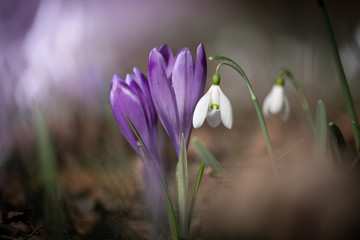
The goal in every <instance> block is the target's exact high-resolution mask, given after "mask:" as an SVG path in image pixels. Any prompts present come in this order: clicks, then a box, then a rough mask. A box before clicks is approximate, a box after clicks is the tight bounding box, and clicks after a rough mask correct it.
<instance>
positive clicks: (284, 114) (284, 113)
mask: <svg viewBox="0 0 360 240" xmlns="http://www.w3.org/2000/svg"><path fill="white" fill-rule="evenodd" d="M289 116H290V104H289V100H288V98H287V97H286V96H284V105H283V109H282V120H283V121H286V120H288V119H289Z"/></svg>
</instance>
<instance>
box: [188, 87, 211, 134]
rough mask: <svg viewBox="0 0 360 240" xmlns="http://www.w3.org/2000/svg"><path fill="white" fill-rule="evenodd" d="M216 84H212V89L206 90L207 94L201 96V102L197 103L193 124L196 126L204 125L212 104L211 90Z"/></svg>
mask: <svg viewBox="0 0 360 240" xmlns="http://www.w3.org/2000/svg"><path fill="white" fill-rule="evenodd" d="M213 86H214V85H211V87H210V89H209V90H208V91H207V92H206V94H205V95H204V96H203V97H202V98H200V100H199V102H198V103H197V105H196V107H195V110H194V115H193V126H194V128H199V127H201V126H202V125H203V123H204V121H205V118H206V115H207V112H208V109H209V104H210V96H211V91H212V89H213Z"/></svg>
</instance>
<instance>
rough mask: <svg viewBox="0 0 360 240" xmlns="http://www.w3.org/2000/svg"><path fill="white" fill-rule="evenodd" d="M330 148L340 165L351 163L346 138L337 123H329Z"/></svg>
mask: <svg viewBox="0 0 360 240" xmlns="http://www.w3.org/2000/svg"><path fill="white" fill-rule="evenodd" d="M329 138H330V147H331V150H332V152H333V154H334V156H335V158H336V161H337V163H338V164H339V165H342V164H344V161H345V162H349V161H348V160H349V152H348V149H347V146H346V142H345V139H344V136H343V134H342V132H341V130H340V128H339V127H338V126H336V124H335V123H332V122H330V123H329Z"/></svg>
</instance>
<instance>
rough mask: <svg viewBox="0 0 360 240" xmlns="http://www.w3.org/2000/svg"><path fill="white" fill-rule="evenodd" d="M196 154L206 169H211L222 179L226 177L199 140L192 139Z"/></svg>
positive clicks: (224, 172) (219, 165)
mask: <svg viewBox="0 0 360 240" xmlns="http://www.w3.org/2000/svg"><path fill="white" fill-rule="evenodd" d="M193 144H194V147H195V150H196V153H197V154H198V156H199V158H200V159H201V161H202V162H203V163H204V164H205V165H206V166H208V167H210V168H212V169H213V170H214V171H215V172H216V173H217V174H219V175H220V176H222V177H227V175H226V171H225V170H224V168H223V167H222V166H221V164H220V163H219V162H218V161H217V160H216V158H215V157H214V155H213V154H212V153H211V152H210V151H209V149H207V147H205V145H204V144H202V143H201V142H200V140H199V139H196V138H195V139H194V141H193Z"/></svg>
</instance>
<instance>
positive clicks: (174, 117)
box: [148, 48, 180, 150]
mask: <svg viewBox="0 0 360 240" xmlns="http://www.w3.org/2000/svg"><path fill="white" fill-rule="evenodd" d="M165 71H166V63H165V60H164V58H163V56H162V55H161V54H160V53H159V52H158V51H157V49H156V48H154V49H153V50H152V51H151V53H150V56H149V65H148V77H149V85H150V92H151V97H152V100H153V103H154V106H155V109H156V112H157V114H158V117H159V119H160V121H161V123H162V125H163V126H164V128H165V130H166V132H167V133H168V135H169V137H170V139H171V141H172V142H173V144H174V146H177V147H176V149H177V150H179V149H180V140H179V139H178V137H177V128H178V126H179V115H178V110H177V103H176V99H175V94H174V89H173V87H172V86H171V81H170V79H168V78H167V75H166V72H165Z"/></svg>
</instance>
